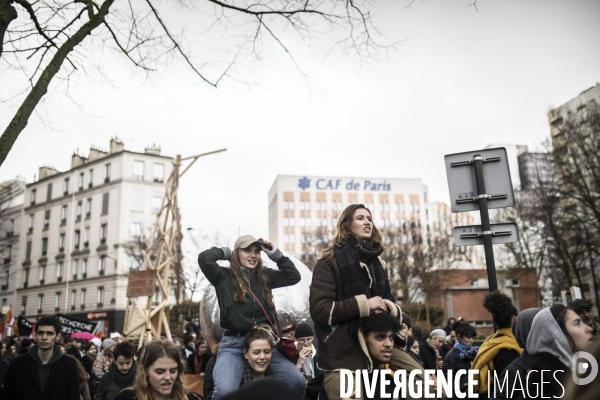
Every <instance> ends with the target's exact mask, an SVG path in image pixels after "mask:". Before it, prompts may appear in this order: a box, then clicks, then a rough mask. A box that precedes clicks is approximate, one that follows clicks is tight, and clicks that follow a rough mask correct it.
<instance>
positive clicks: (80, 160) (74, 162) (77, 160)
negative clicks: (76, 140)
mask: <svg viewBox="0 0 600 400" xmlns="http://www.w3.org/2000/svg"><path fill="white" fill-rule="evenodd" d="M86 162H87V158H85V157H84V156H80V155H79V153H78V152H74V153H73V155H72V156H71V169H73V168H76V167H79V166H80V165H83V164H85V163H86Z"/></svg>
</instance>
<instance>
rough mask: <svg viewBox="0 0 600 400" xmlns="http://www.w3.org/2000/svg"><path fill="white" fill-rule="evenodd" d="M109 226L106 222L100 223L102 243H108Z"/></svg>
mask: <svg viewBox="0 0 600 400" xmlns="http://www.w3.org/2000/svg"><path fill="white" fill-rule="evenodd" d="M106 234H107V228H106V224H102V225H100V244H106Z"/></svg>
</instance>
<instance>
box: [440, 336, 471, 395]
mask: <svg viewBox="0 0 600 400" xmlns="http://www.w3.org/2000/svg"><path fill="white" fill-rule="evenodd" d="M473 360H474V357H468V358H467V356H465V358H464V359H463V360H461V359H460V358H459V357H458V353H457V352H456V349H454V348H453V349H452V350H450V351H449V352H448V354H446V358H444V364H443V365H442V371H444V375H446V378H447V379H449V374H448V371H452V382H454V377H455V376H456V373H457V372H458V371H460V370H463V369H464V370H467V372H468V370H469V369H470V368H471V362H472V361H473ZM468 379H469V376H468V375H467V374H465V375H462V376H461V377H460V391H461V393H464V394H466V393H467V392H468V390H469V388H468ZM454 390H456V386H453V392H452V394H453V397H450V396H448V399H453V398H458V397H457V396H456V395H454Z"/></svg>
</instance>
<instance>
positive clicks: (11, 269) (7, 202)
mask: <svg viewBox="0 0 600 400" xmlns="http://www.w3.org/2000/svg"><path fill="white" fill-rule="evenodd" d="M24 198H25V181H24V180H23V179H22V178H17V179H15V180H11V181H7V182H3V183H0V265H1V271H0V281H1V283H2V284H1V286H0V302H1V303H0V304H1V305H2V308H1V309H0V310H3V311H5V308H6V307H8V306H10V305H14V304H15V301H16V287H17V285H16V270H17V268H16V265H17V260H18V258H19V251H20V250H21V246H20V243H19V238H20V233H21V210H22V208H23V201H24Z"/></svg>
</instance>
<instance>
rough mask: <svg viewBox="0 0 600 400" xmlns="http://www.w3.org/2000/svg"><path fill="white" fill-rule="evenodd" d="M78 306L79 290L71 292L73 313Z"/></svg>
mask: <svg viewBox="0 0 600 400" xmlns="http://www.w3.org/2000/svg"><path fill="white" fill-rule="evenodd" d="M76 305H77V290H71V311H75V307H76Z"/></svg>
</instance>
